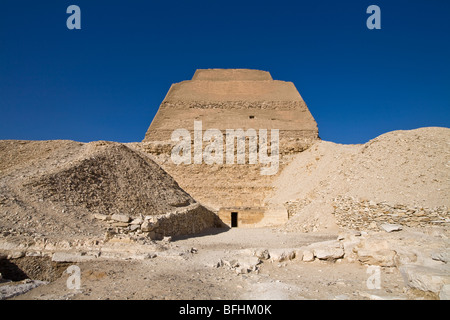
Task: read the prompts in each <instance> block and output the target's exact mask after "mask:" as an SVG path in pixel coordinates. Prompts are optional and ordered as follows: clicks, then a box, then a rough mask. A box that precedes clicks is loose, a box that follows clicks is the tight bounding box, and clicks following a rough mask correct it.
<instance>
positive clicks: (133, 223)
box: [130, 218, 144, 225]
mask: <svg viewBox="0 0 450 320" xmlns="http://www.w3.org/2000/svg"><path fill="white" fill-rule="evenodd" d="M143 222H144V220H142V218H136V219H134V220H133V221H131V222H130V224H132V225H139V224H142V223H143Z"/></svg>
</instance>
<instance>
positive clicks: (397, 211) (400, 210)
mask: <svg viewBox="0 0 450 320" xmlns="http://www.w3.org/2000/svg"><path fill="white" fill-rule="evenodd" d="M333 214H334V216H335V217H336V221H337V223H338V225H339V226H340V227H342V228H347V229H353V230H371V231H380V230H384V231H386V232H391V231H398V230H402V226H407V227H426V226H429V225H439V226H444V227H448V226H450V211H449V210H448V208H447V207H446V206H441V207H435V208H427V207H418V206H407V205H402V204H396V205H390V204H388V203H385V202H378V203H377V202H374V201H370V200H360V199H357V198H355V197H342V196H340V197H337V198H335V199H334V212H333Z"/></svg>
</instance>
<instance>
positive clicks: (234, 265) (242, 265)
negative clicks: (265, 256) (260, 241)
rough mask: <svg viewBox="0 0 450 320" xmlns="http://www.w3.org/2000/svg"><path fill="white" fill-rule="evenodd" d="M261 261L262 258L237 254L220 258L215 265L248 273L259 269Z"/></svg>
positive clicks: (240, 272) (238, 272) (239, 272)
mask: <svg viewBox="0 0 450 320" xmlns="http://www.w3.org/2000/svg"><path fill="white" fill-rule="evenodd" d="M260 263H261V260H260V259H259V258H257V257H254V256H246V255H242V254H241V255H239V254H238V255H235V256H232V257H225V258H222V259H220V261H218V262H217V263H215V264H214V265H213V266H215V267H222V266H224V267H227V268H228V269H230V270H233V271H234V272H236V273H237V274H246V273H249V272H254V271H257V270H258V265H259V264H260Z"/></svg>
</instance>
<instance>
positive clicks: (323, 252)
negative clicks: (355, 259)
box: [308, 240, 344, 260]
mask: <svg viewBox="0 0 450 320" xmlns="http://www.w3.org/2000/svg"><path fill="white" fill-rule="evenodd" d="M308 249H311V250H312V252H313V254H314V256H315V257H316V258H318V259H320V260H336V259H339V258H342V257H343V256H344V250H343V249H342V247H341V243H340V242H339V241H337V240H331V241H322V242H316V243H313V244H311V245H309V246H308Z"/></svg>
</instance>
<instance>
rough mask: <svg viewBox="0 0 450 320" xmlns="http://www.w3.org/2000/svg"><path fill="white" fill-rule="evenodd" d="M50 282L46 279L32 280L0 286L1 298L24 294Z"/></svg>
mask: <svg viewBox="0 0 450 320" xmlns="http://www.w3.org/2000/svg"><path fill="white" fill-rule="evenodd" d="M45 284H48V282H46V281H40V280H31V281H28V282H26V283H20V284H13V285H4V286H0V300H5V299H9V298H12V297H15V296H18V295H21V294H24V293H26V292H28V291H30V290H32V289H34V288H36V287H39V286H41V285H45Z"/></svg>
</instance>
